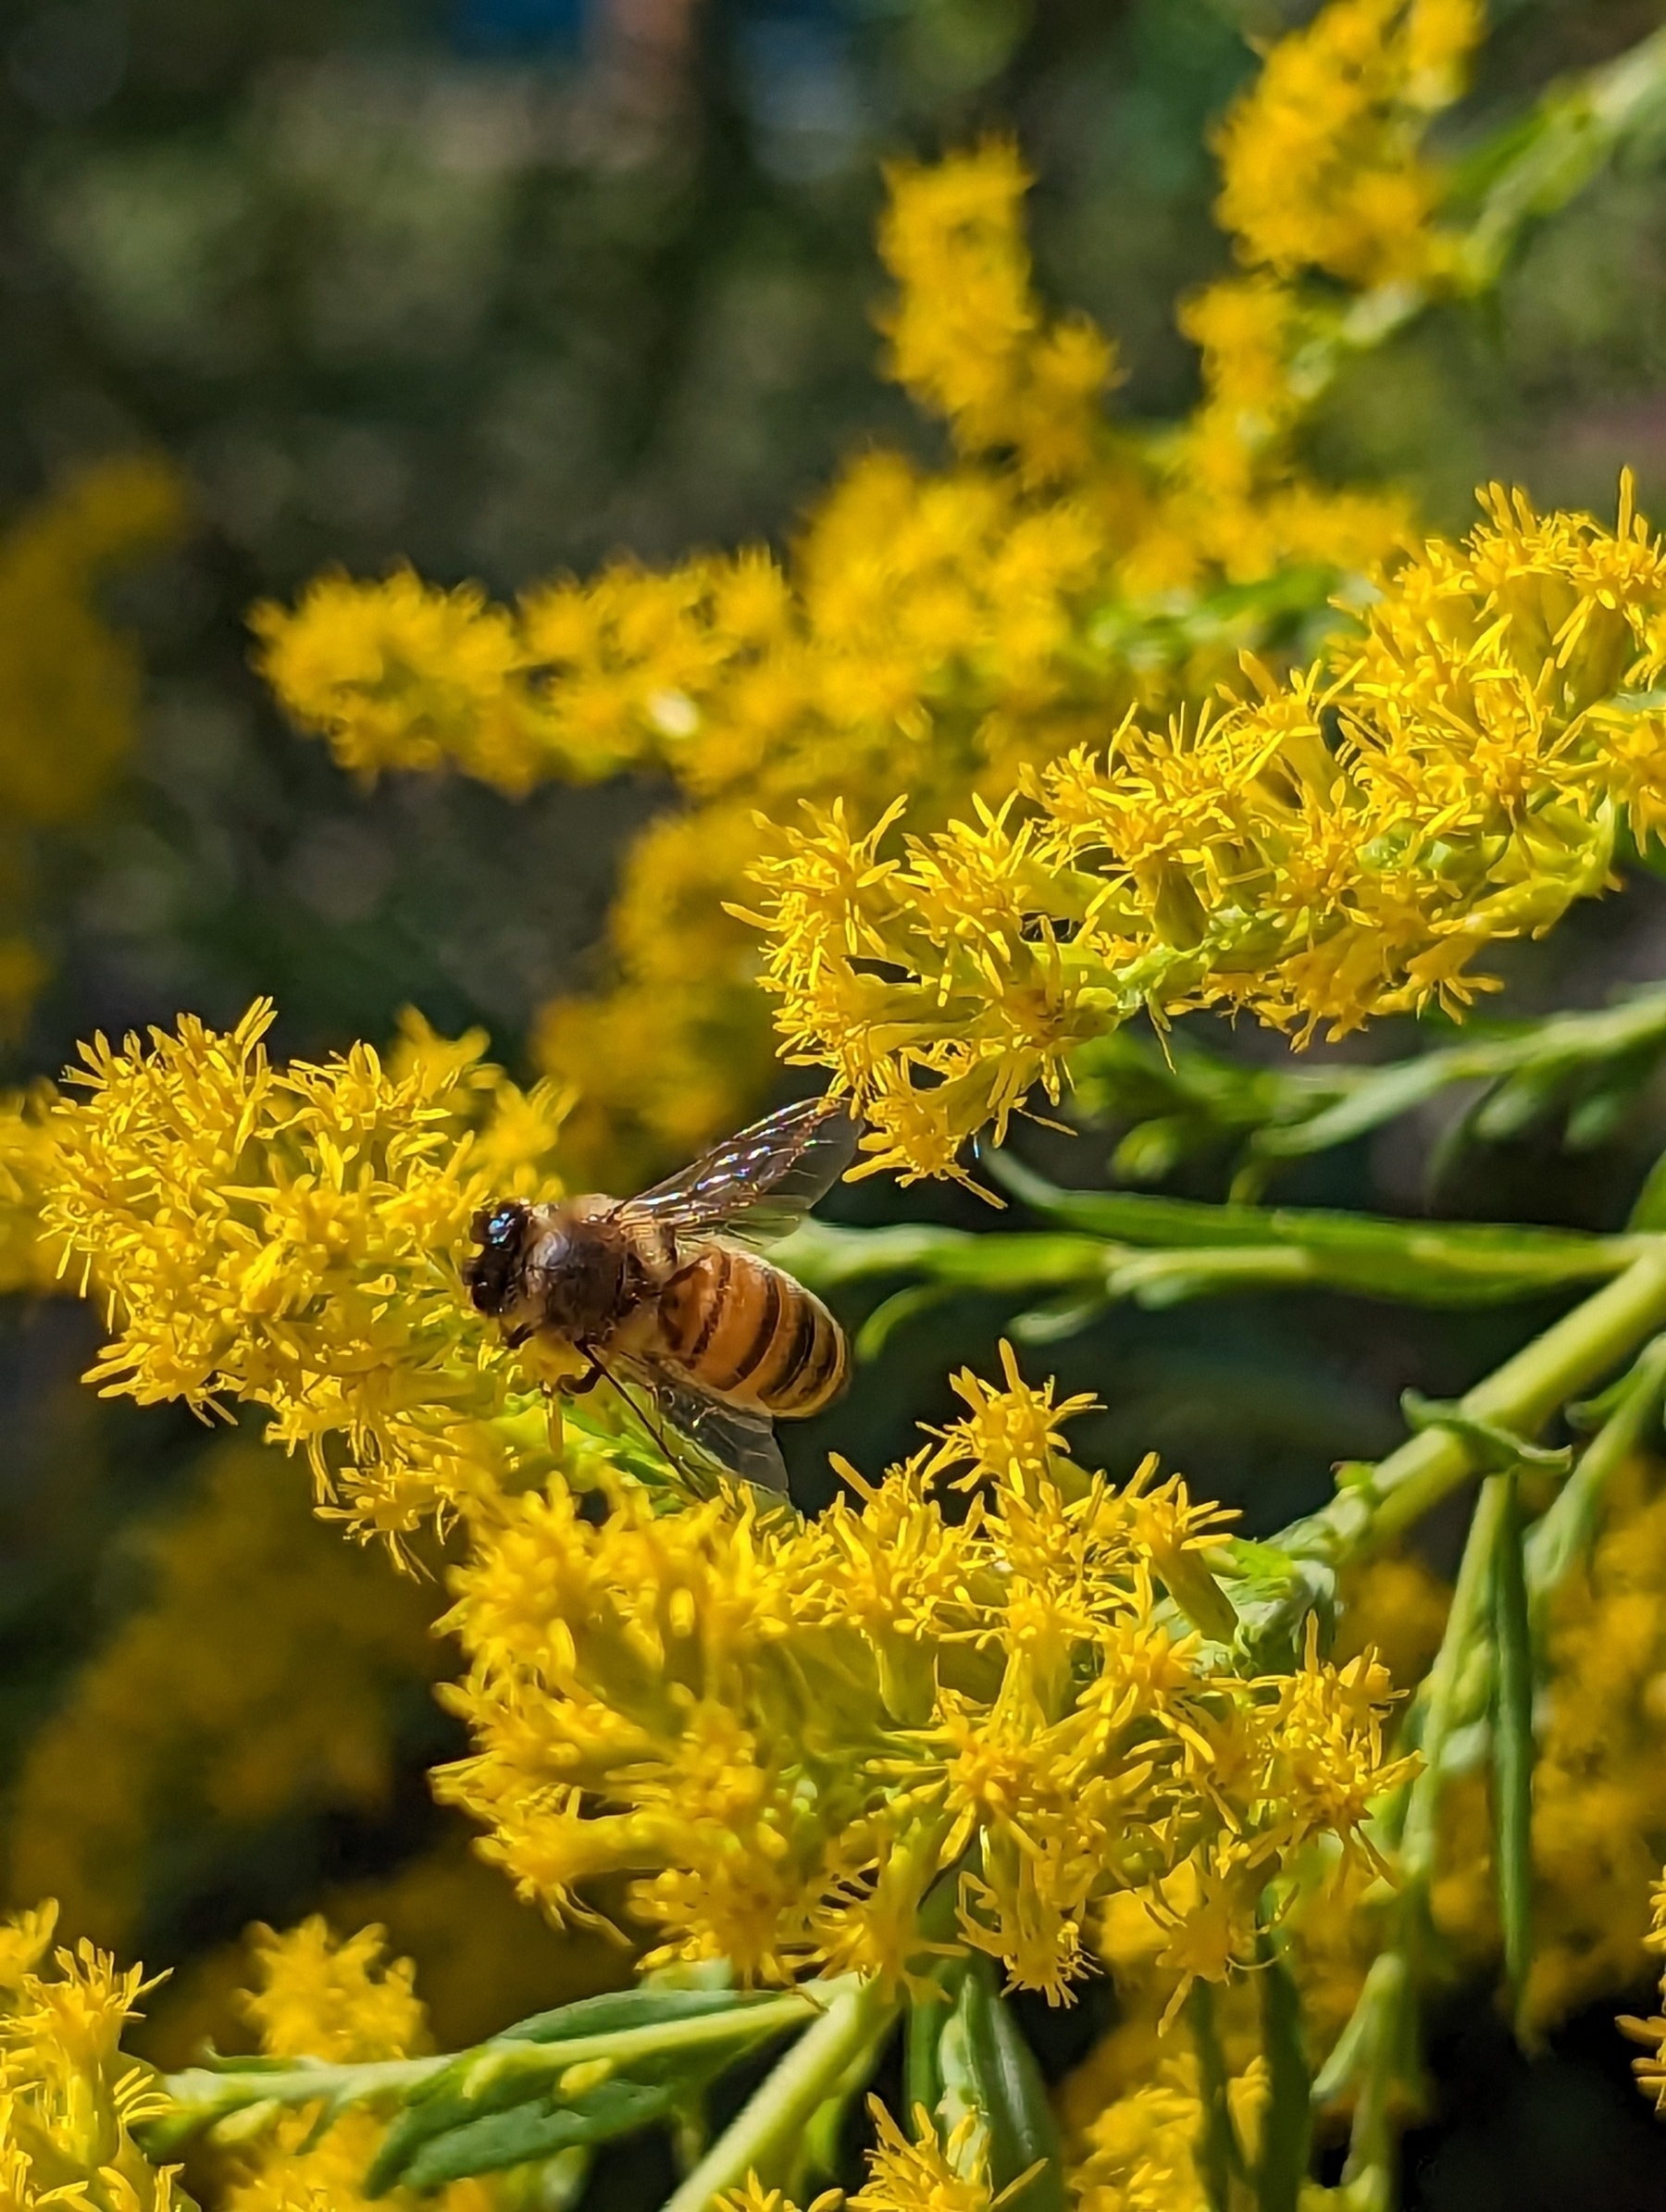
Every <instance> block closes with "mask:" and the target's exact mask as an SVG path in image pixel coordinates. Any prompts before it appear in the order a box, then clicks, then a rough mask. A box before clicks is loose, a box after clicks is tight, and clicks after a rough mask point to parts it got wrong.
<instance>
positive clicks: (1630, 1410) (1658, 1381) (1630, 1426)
mask: <svg viewBox="0 0 1666 2212" xmlns="http://www.w3.org/2000/svg"><path fill="white" fill-rule="evenodd" d="M1662 1394H1666V1336H1657V1337H1656V1338H1655V1339H1654V1341H1653V1342H1652V1343H1650V1344H1647V1345H1646V1346H1645V1347H1644V1348H1643V1350H1642V1352H1641V1353H1640V1355H1639V1356H1638V1359H1637V1363H1636V1365H1635V1367H1634V1368H1633V1370H1632V1372H1631V1373H1630V1374H1629V1375H1628V1376H1627V1377H1626V1378H1625V1382H1624V1385H1623V1386H1622V1394H1621V1397H1620V1402H1619V1403H1618V1405H1616V1406H1615V1408H1614V1410H1613V1411H1612V1412H1611V1413H1610V1415H1609V1418H1608V1419H1607V1420H1606V1421H1605V1422H1604V1423H1603V1424H1602V1426H1601V1428H1600V1429H1598V1432H1597V1434H1596V1435H1595V1436H1593V1437H1592V1439H1591V1441H1590V1442H1589V1444H1587V1445H1586V1446H1585V1450H1584V1451H1583V1452H1582V1453H1581V1454H1580V1458H1579V1464H1578V1465H1577V1466H1576V1467H1575V1468H1574V1470H1573V1473H1572V1474H1571V1475H1570V1476H1569V1477H1568V1479H1567V1481H1566V1482H1565V1483H1564V1484H1563V1485H1562V1486H1561V1488H1560V1490H1559V1491H1558V1492H1557V1494H1556V1496H1555V1497H1554V1498H1552V1500H1551V1501H1550V1505H1549V1508H1548V1510H1547V1511H1546V1512H1545V1513H1544V1515H1543V1516H1542V1518H1541V1519H1540V1520H1539V1521H1538V1522H1536V1523H1535V1526H1534V1527H1533V1528H1531V1529H1530V1530H1529V1531H1528V1533H1527V1541H1526V1544H1525V1546H1524V1547H1523V1548H1524V1551H1525V1555H1526V1556H1525V1570H1526V1577H1527V1603H1528V1609H1529V1612H1530V1614H1531V1616H1532V1618H1533V1622H1534V1626H1535V1629H1537V1628H1539V1627H1540V1626H1541V1625H1542V1622H1543V1617H1544V1611H1545V1608H1546V1606H1547V1604H1548V1601H1549V1599H1550V1597H1552V1596H1553V1595H1554V1593H1555V1592H1556V1591H1557V1590H1558V1589H1560V1586H1561V1584H1562V1582H1563V1580H1564V1579H1565V1577H1566V1576H1567V1574H1568V1573H1569V1572H1570V1571H1571V1570H1572V1569H1573V1566H1574V1564H1575V1563H1576V1562H1577V1561H1578V1560H1582V1559H1583V1558H1584V1557H1585V1554H1586V1552H1587V1551H1588V1550H1589V1549H1590V1547H1591V1538H1592V1535H1593V1534H1594V1533H1595V1530H1596V1526H1597V1515H1598V1511H1599V1510H1600V1508H1601V1504H1602V1496H1603V1492H1604V1491H1605V1490H1606V1489H1607V1488H1608V1485H1609V1484H1610V1481H1611V1480H1612V1478H1613V1476H1614V1474H1615V1473H1616V1472H1617V1471H1618V1470H1619V1469H1620V1468H1621V1467H1622V1466H1623V1465H1624V1463H1625V1461H1626V1460H1628V1459H1629V1458H1630V1457H1631V1455H1632V1453H1633V1452H1634V1451H1635V1449H1636V1448H1637V1445H1638V1443H1639V1442H1640V1441H1641V1439H1642V1435H1643V1432H1644V1430H1645V1429H1646V1428H1647V1426H1648V1424H1649V1423H1650V1422H1651V1421H1655V1420H1657V1419H1658V1418H1659V1416H1660V1399H1661V1397H1662Z"/></svg>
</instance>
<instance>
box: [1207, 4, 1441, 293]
mask: <svg viewBox="0 0 1666 2212" xmlns="http://www.w3.org/2000/svg"><path fill="white" fill-rule="evenodd" d="M1484 28H1485V24H1484V18H1483V11H1482V9H1481V7H1480V6H1479V5H1478V4H1477V0H1334V4H1333V5H1332V6H1329V7H1325V8H1322V9H1321V10H1320V12H1319V14H1318V15H1317V16H1316V17H1315V18H1314V19H1313V20H1312V22H1311V23H1310V24H1308V25H1307V26H1306V27H1305V28H1304V29H1303V30H1300V31H1293V32H1291V33H1290V35H1289V36H1288V37H1287V38H1283V39H1281V40H1280V41H1279V42H1278V43H1277V44H1276V45H1275V46H1274V47H1273V49H1272V50H1271V52H1270V53H1269V54H1268V56H1267V61H1266V66H1265V68H1263V69H1262V73H1261V75H1260V77H1259V78H1258V79H1257V81H1256V82H1255V83H1254V84H1253V85H1252V86H1251V87H1250V89H1249V92H1248V93H1246V94H1245V96H1244V97H1243V98H1242V99H1241V100H1240V101H1239V102H1238V104H1237V106H1236V107H1235V108H1234V109H1233V110H1232V112H1231V114H1230V115H1229V116H1228V117H1227V118H1226V121H1225V124H1224V125H1223V126H1222V128H1221V130H1220V131H1219V133H1218V134H1217V137H1216V141H1215V151H1216V153H1217V154H1218V155H1219V156H1220V161H1221V197H1220V200H1219V202H1218V204H1217V206H1216V214H1217V215H1218V216H1219V217H1220V220H1221V222H1222V225H1223V226H1224V227H1225V229H1226V230H1230V231H1233V232H1235V233H1236V234H1237V245H1238V252H1239V254H1240V255H1241V256H1242V258H1243V259H1244V260H1246V261H1248V262H1250V263H1251V264H1254V265H1258V266H1264V267H1268V268H1270V269H1272V270H1273V271H1274V273H1275V274H1276V275H1278V276H1279V277H1285V278H1287V277H1292V276H1295V275H1298V274H1299V273H1300V272H1302V271H1305V270H1308V269H1320V270H1323V271H1324V273H1325V274H1326V275H1328V276H1332V277H1337V278H1340V279H1341V280H1342V281H1343V282H1344V283H1346V284H1350V285H1357V286H1358V287H1359V288H1360V289H1361V290H1371V289H1374V287H1376V286H1377V285H1381V284H1416V283H1421V282H1425V281H1427V280H1428V279H1429V278H1430V277H1431V276H1437V275H1439V274H1440V273H1441V272H1442V270H1443V268H1444V267H1445V265H1446V262H1445V255H1444V252H1443V249H1444V246H1445V241H1444V240H1443V239H1442V236H1441V234H1440V232H1439V231H1438V230H1436V228H1435V227H1434V224H1433V221H1432V217H1434V215H1435V213H1436V208H1437V207H1438V205H1439V202H1440V197H1441V192H1442V180H1441V179H1440V177H1439V175H1438V173H1437V172H1436V170H1435V169H1434V168H1431V167H1430V166H1429V164H1428V163H1427V162H1426V161H1425V160H1424V158H1423V155H1422V154H1421V151H1420V143H1421V141H1422V138H1423V134H1424V130H1425V129H1426V128H1427V125H1428V123H1429V120H1430V118H1431V117H1433V116H1434V115H1436V114H1437V113H1438V112H1439V111H1440V110H1441V109H1442V108H1444V107H1447V106H1450V104H1451V103H1452V101H1453V100H1454V99H1456V98H1457V97H1458V95H1459V93H1461V91H1462V90H1463V80H1464V75H1465V66H1466V64H1467V63H1468V60H1469V57H1470V56H1471V54H1472V53H1473V49H1474V48H1475V46H1476V45H1477V44H1478V43H1479V42H1480V40H1481V37H1482V34H1483V31H1484Z"/></svg>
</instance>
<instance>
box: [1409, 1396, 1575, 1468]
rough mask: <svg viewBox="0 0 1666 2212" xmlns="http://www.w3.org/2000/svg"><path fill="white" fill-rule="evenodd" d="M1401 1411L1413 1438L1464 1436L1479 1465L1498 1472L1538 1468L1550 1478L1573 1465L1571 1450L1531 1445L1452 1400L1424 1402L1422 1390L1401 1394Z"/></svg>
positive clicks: (1425, 1400)
mask: <svg viewBox="0 0 1666 2212" xmlns="http://www.w3.org/2000/svg"><path fill="white" fill-rule="evenodd" d="M1400 1411H1401V1412H1402V1413H1403V1414H1404V1415H1405V1420H1406V1426H1407V1427H1408V1428H1409V1429H1410V1430H1411V1433H1412V1435H1421V1434H1422V1432H1423V1431H1424V1429H1449V1430H1450V1431H1451V1432H1452V1434H1453V1435H1454V1436H1461V1437H1462V1439H1463V1441H1464V1442H1465V1443H1466V1444H1467V1445H1468V1446H1469V1447H1470V1448H1471V1449H1472V1450H1473V1453H1474V1454H1475V1460H1476V1464H1477V1465H1478V1466H1480V1467H1483V1468H1487V1469H1491V1470H1493V1471H1495V1472H1500V1471H1506V1470H1509V1469H1511V1468H1515V1467H1539V1468H1543V1469H1544V1471H1545V1472H1546V1473H1548V1474H1566V1473H1567V1472H1568V1470H1569V1468H1570V1467H1572V1466H1573V1450H1572V1448H1571V1447H1569V1446H1567V1445H1563V1446H1560V1447H1559V1448H1554V1449H1553V1448H1551V1447H1550V1446H1548V1445H1544V1444H1530V1443H1528V1442H1527V1440H1526V1438H1525V1437H1523V1436H1518V1435H1516V1434H1515V1432H1514V1430H1513V1429H1507V1428H1503V1427H1501V1426H1500V1425H1499V1424H1498V1423H1497V1422H1494V1421H1480V1420H1477V1418H1476V1417H1475V1415H1474V1414H1473V1413H1466V1412H1465V1411H1464V1410H1463V1408H1462V1407H1461V1405H1460V1404H1459V1403H1458V1402H1457V1400H1456V1399H1452V1398H1424V1395H1423V1393H1422V1391H1420V1390H1402V1391H1401V1392H1400Z"/></svg>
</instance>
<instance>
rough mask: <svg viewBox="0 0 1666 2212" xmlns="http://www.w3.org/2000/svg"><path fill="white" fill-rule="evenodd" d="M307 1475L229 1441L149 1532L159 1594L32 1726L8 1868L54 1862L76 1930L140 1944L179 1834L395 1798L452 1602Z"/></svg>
mask: <svg viewBox="0 0 1666 2212" xmlns="http://www.w3.org/2000/svg"><path fill="white" fill-rule="evenodd" d="M137 1559H138V1561H139V1562H140V1563H142V1564H143V1569H144V1570H145V1572H146V1577H147V1585H148V1593H149V1594H148V1597H147V1601H146V1603H145V1604H144V1605H143V1607H142V1608H141V1609H140V1610H138V1611H137V1612H136V1613H134V1614H133V1615H132V1616H131V1618H130V1619H129V1620H127V1621H126V1622H123V1624H122V1625H121V1627H120V1628H119V1629H118V1631H117V1633H116V1634H115V1635H114V1636H113V1637H112V1638H111V1639H110V1641H109V1642H108V1643H107V1644H106V1646H105V1647H104V1648H103V1649H102V1650H100V1651H98V1652H97V1653H95V1654H94V1656H93V1659H91V1660H90V1661H89V1662H88V1664H87V1665H86V1666H85V1668H83V1670H82V1671H81V1674H80V1675H79V1676H78V1677H77V1678H76V1681H75V1683H74V1684H73V1686H72V1688H71V1690H70V1692H69V1694H68V1696H67V1697H66V1698H65V1700H64V1701H63V1703H62V1704H61V1705H60V1706H59V1707H58V1709H56V1711H55V1712H54V1713H53V1715H52V1717H51V1718H50V1719H49V1720H48V1721H46V1723H45V1724H44V1727H43V1729H42V1730H41V1732H40V1733H39V1734H37V1735H36V1736H35V1737H34V1739H33V1740H32V1742H31V1745H30V1746H29V1749H28V1752H27V1754H26V1755H25V1758H24V1760H23V1764H22V1768H21V1771H20V1772H19V1774H18V1775H17V1776H16V1778H15V1780H14V1783H13V1788H12V1792H11V1800H10V1806H9V1808H8V1809H9V1818H8V1821H7V1845H8V1851H7V1858H8V1861H9V1878H10V1887H11V1890H12V1894H13V1895H32V1894H34V1893H35V1891H36V1890H37V1889H38V1887H39V1886H40V1885H41V1884H42V1883H45V1882H47V1881H50V1882H51V1883H52V1884H53V1886H54V1887H55V1889H56V1891H57V1894H58V1897H59V1900H60V1903H61V1905H62V1907H63V1911H64V1918H65V1920H66V1923H67V1925H68V1927H69V1928H70V1929H71V1930H72V1931H73V1932H75V1933H76V1934H78V1935H81V1934H85V1935H89V1936H92V1937H93V1938H94V1939H95V1940H96V1941H98V1942H100V1943H106V1944H109V1945H113V1946H117V1947H121V1946H124V1945H129V1944H131V1940H132V1937H133V1935H134V1932H135V1930H136V1928H137V1925H138V1923H139V1920H140V1919H141V1916H142V1914H143V1908H144V1906H145V1902H146V1887H147V1884H148V1883H149V1881H150V1879H151V1873H152V1870H153V1869H154V1867H155V1863H156V1861H157V1857H158V1853H159V1851H160V1852H161V1853H162V1854H163V1855H166V1851H167V1847H168V1840H169V1838H174V1839H180V1838H182V1837H183V1836H184V1835H187V1834H194V1835H196V1836H199V1837H200V1836H201V1835H202V1834H204V1833H205V1832H209V1831H211V1830H212V1828H213V1827H214V1826H215V1825H216V1824H219V1825H220V1826H221V1827H222V1828H223V1829H224V1830H227V1831H230V1832H231V1833H235V1832H236V1831H237V1830H238V1829H239V1828H240V1827H242V1828H244V1829H248V1828H252V1827H254V1826H256V1825H258V1824H259V1823H261V1822H263V1821H270V1820H273V1819H275V1818H277V1817H279V1816H280V1815H281V1814H283V1813H285V1812H294V1813H296V1814H304V1813H305V1812H307V1811H310V1810H313V1809H315V1808H317V1809H319V1810H336V1809H345V1808H355V1809H357V1808H364V1809H366V1810H372V1809H375V1808H377V1807H379V1806H380V1805H381V1804H383V1803H384V1802H385V1800H386V1798H387V1796H388V1793H389V1790H390V1788H391V1785H392V1703H393V1700H394V1698H395V1697H396V1696H398V1694H399V1693H400V1692H401V1691H408V1690H409V1688H410V1687H412V1686H417V1685H421V1684H426V1683H427V1682H429V1680H431V1679H432V1677H433V1676H434V1674H435V1673H436V1672H437V1671H439V1668H440V1666H441V1663H442V1655H441V1651H440V1648H439V1647H438V1645H437V1644H436V1643H435V1641H434V1639H433V1638H432V1637H431V1636H430V1635H429V1619H430V1616H431V1614H432V1613H433V1612H434V1611H435V1610H437V1609H438V1607H437V1605H436V1602H435V1598H434V1594H433V1592H432V1589H431V1586H430V1585H428V1584H422V1583H418V1582H416V1581H415V1580H413V1579H411V1578H408V1577H401V1576H394V1575H391V1574H389V1573H388V1572H386V1570H385V1569H384V1568H383V1566H382V1565H381V1563H380V1562H379V1561H377V1560H369V1559H366V1558H364V1557H363V1556H362V1555H360V1554H357V1553H355V1552H354V1551H351V1550H349V1549H348V1548H347V1547H345V1546H343V1545H342V1543H341V1542H340V1541H339V1539H337V1538H336V1537H334V1536H333V1535H331V1534H330V1533H329V1531H327V1530H325V1529H323V1528H320V1527H319V1525H318V1523H317V1520H316V1519H315V1517H314V1516H313V1514H312V1513H311V1511H310V1510H309V1501H308V1499H307V1498H306V1497H305V1482H304V1480H303V1479H302V1478H301V1475H300V1473H299V1470H290V1469H286V1468H284V1467H282V1466H281V1464H274V1463H273V1462H272V1460H271V1458H270V1455H269V1454H268V1453H267V1452H266V1451H264V1450H263V1449H262V1448H260V1447H259V1446H257V1445H254V1444H244V1443H237V1444H230V1445H228V1446H226V1447H224V1448H221V1449H220V1450H218V1452H217V1453H216V1454H215V1455H214V1457H213V1460H212V1462H211V1464H210V1465H209V1467H208V1469H207V1471H206V1473H205V1477H204V1481H203V1486H202V1491H201V1495H200V1496H199V1497H197V1498H196V1499H195V1500H193V1503H192V1504H191V1505H190V1506H189V1507H188V1508H187V1509H186V1510H184V1511H183V1512H182V1513H179V1514H176V1515H174V1516H171V1517H170V1518H169V1519H168V1520H167V1521H165V1522H161V1523H160V1524H159V1525H158V1526H156V1527H155V1528H154V1529H152V1530H151V1531H149V1532H147V1534H146V1535H145V1537H144V1538H143V1541H142V1544H141V1546H140V1547H137Z"/></svg>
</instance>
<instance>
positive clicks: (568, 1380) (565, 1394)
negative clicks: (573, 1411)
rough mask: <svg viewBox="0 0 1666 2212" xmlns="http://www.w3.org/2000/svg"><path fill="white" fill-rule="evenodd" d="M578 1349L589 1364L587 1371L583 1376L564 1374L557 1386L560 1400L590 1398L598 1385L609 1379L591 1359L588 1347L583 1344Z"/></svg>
mask: <svg viewBox="0 0 1666 2212" xmlns="http://www.w3.org/2000/svg"><path fill="white" fill-rule="evenodd" d="M577 1349H578V1351H579V1352H580V1353H581V1354H582V1355H583V1357H584V1359H585V1361H586V1362H587V1367H586V1371H585V1373H583V1374H581V1375H571V1374H564V1375H563V1376H562V1377H561V1378H560V1380H559V1381H558V1382H557V1383H556V1385H555V1391H556V1395H557V1396H558V1397H560V1398H585V1397H588V1396H589V1394H590V1393H591V1391H592V1390H593V1389H594V1388H595V1387H596V1385H597V1384H598V1383H601V1382H605V1381H606V1379H607V1378H606V1376H605V1375H604V1374H603V1371H602V1369H601V1368H600V1367H599V1366H598V1365H597V1364H596V1361H595V1360H594V1359H593V1358H592V1357H591V1351H590V1348H589V1347H588V1346H587V1345H582V1344H581V1345H579V1346H578V1347H577Z"/></svg>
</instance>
